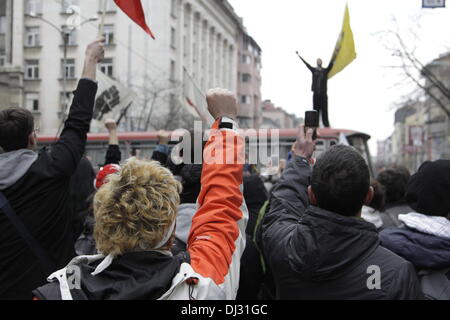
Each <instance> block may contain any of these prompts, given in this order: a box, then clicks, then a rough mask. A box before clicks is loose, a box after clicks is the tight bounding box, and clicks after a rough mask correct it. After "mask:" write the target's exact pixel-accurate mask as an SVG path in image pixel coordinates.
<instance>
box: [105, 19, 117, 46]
mask: <svg viewBox="0 0 450 320" xmlns="http://www.w3.org/2000/svg"><path fill="white" fill-rule="evenodd" d="M103 36H104V37H105V46H110V45H112V44H114V25H112V24H105V27H104V34H103Z"/></svg>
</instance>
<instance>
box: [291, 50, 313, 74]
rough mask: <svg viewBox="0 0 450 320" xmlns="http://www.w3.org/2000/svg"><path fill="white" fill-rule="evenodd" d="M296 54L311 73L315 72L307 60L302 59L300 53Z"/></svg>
mask: <svg viewBox="0 0 450 320" xmlns="http://www.w3.org/2000/svg"><path fill="white" fill-rule="evenodd" d="M295 53H296V54H297V56H298V57H299V58H300V60H302V61H303V63H304V64H305V65H306V67H307V68H308V69H309V71H311V72H313V71H314V68H313V67H311V65H310V64H309V63H308V62H306V60H305V59H303V58H302V56H301V55H300V54H299V53H298V51H296V52H295Z"/></svg>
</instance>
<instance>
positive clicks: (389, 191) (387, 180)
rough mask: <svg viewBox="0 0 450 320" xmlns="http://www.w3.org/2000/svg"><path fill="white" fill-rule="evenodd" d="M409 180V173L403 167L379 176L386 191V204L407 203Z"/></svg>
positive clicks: (388, 170) (383, 172) (392, 169)
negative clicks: (406, 195) (406, 193)
mask: <svg viewBox="0 0 450 320" xmlns="http://www.w3.org/2000/svg"><path fill="white" fill-rule="evenodd" d="M409 178H410V174H409V171H408V170H407V169H405V168H403V167H399V168H389V169H386V170H384V171H382V172H380V173H379V174H378V177H377V180H378V182H380V183H381V184H382V185H383V186H384V188H385V189H386V204H393V203H399V202H404V201H405V192H406V185H407V184H408V181H409Z"/></svg>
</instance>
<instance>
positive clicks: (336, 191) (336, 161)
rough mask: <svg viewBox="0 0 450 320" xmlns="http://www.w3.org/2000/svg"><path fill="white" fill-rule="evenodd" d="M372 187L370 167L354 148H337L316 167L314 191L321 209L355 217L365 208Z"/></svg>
mask: <svg viewBox="0 0 450 320" xmlns="http://www.w3.org/2000/svg"><path fill="white" fill-rule="evenodd" d="M369 187H370V173H369V167H368V166H367V164H366V162H365V161H364V158H363V157H362V156H361V155H360V154H359V153H358V152H357V151H356V149H355V148H353V147H349V146H344V145H336V146H333V147H331V148H330V149H329V150H328V151H326V152H325V153H324V154H323V155H322V156H321V157H320V158H319V159H318V160H317V162H316V164H315V166H314V169H313V173H312V177H311V188H312V191H313V192H314V195H315V196H316V200H317V206H318V207H319V208H322V209H325V210H328V211H331V212H335V213H338V214H341V215H344V216H355V215H357V214H358V212H359V211H360V210H361V208H362V206H363V204H364V199H365V198H366V195H367V192H368V190H369Z"/></svg>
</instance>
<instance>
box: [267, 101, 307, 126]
mask: <svg viewBox="0 0 450 320" xmlns="http://www.w3.org/2000/svg"><path fill="white" fill-rule="evenodd" d="M261 118H262V122H261V125H260V129H292V128H297V127H298V126H299V125H300V124H301V123H303V119H302V118H298V117H296V116H295V115H294V114H290V113H287V112H286V111H285V110H283V108H281V107H276V106H275V104H274V103H273V102H272V101H271V100H264V101H263V102H262V115H261Z"/></svg>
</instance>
